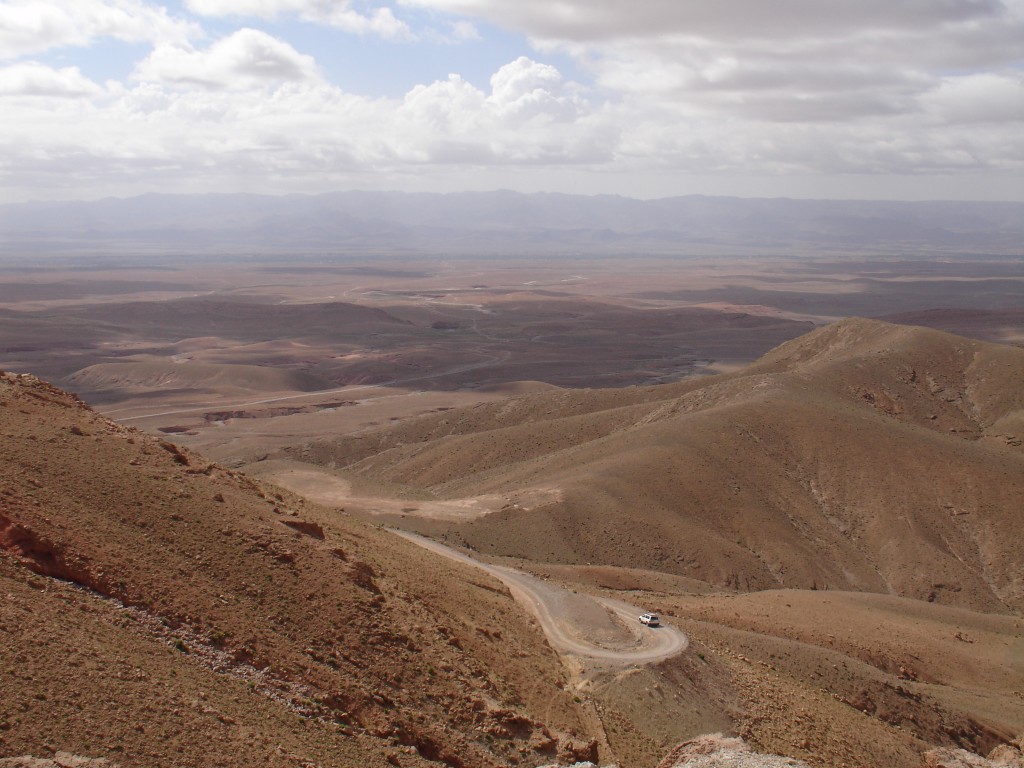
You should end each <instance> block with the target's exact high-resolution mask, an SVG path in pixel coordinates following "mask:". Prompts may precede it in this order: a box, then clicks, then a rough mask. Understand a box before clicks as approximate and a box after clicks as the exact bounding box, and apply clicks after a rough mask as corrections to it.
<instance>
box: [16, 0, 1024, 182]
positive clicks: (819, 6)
mask: <svg viewBox="0 0 1024 768" xmlns="http://www.w3.org/2000/svg"><path fill="white" fill-rule="evenodd" d="M184 8H185V9H187V11H188V12H189V13H185V12H182V13H179V14H177V15H176V14H174V13H172V12H171V11H168V10H166V9H165V8H164V7H162V6H160V5H157V4H155V3H152V2H144V1H143V0H76V2H75V3H67V2H58V1H57V0H32V1H31V2H29V1H28V0H6V2H5V1H4V0H0V110H2V114H4V120H3V121H0V197H5V198H6V199H25V198H29V197H33V196H36V197H47V196H67V195H77V194H83V192H85V193H86V194H88V192H86V191H92V192H95V193H97V194H129V193H134V192H139V191H146V190H147V189H170V190H179V191H186V190H197V191H198V190H203V191H206V190H217V189H222V190H224V191H236V190H242V189H245V190H255V191H264V192H271V191H275V190H278V191H284V190H303V191H317V190H323V189H330V188H334V187H339V186H340V187H344V186H374V187H398V188H410V189H437V188H441V189H457V188H465V187H471V188H487V187H494V186H513V187H519V188H523V189H543V188H548V189H558V190H561V191H622V192H624V193H627V194H636V195H640V196H645V195H650V194H670V193H672V192H673V191H678V192H680V193H683V192H693V191H702V188H701V187H700V186H699V184H700V183H707V182H708V180H719V181H721V183H720V184H718V181H714V183H713V184H712V185H711V186H712V187H713V191H714V192H715V193H721V192H723V191H726V192H727V191H729V190H735V192H734V193H738V194H743V193H744V191H745V189H746V187H745V186H744V185H745V184H746V182H747V180H748V179H750V178H755V177H756V178H758V179H760V180H761V181H760V182H759V183H760V184H761V186H760V187H759V188H758V190H757V193H759V194H764V191H765V190H766V189H778V190H779V192H778V193H779V194H783V195H784V194H794V193H795V194H802V193H803V191H805V190H808V189H810V190H811V191H812V192H813V191H814V190H821V191H822V192H819V193H823V194H826V195H829V194H831V195H835V194H836V190H841V185H842V184H843V183H845V180H848V179H849V178H852V177H857V178H859V179H860V181H859V182H858V183H859V184H860V186H859V187H858V189H860V190H868V191H867V192H866V193H862V194H867V195H869V196H872V194H873V196H886V192H887V190H891V189H892V186H891V185H890V183H889V181H888V180H890V179H893V178H907V179H920V180H921V181H920V182H919V183H916V186H914V185H912V188H913V189H918V190H923V191H924V192H925V194H926V195H935V196H944V197H967V198H984V197H986V196H995V197H1014V198H1016V199H1024V182H1022V181H1021V178H1022V174H1024V74H1022V72H1024V60H1022V53H1021V47H1020V40H1024V0H943V2H935V1H934V0H887V2H882V0H865V1H864V2H860V3H849V2H846V1H845V0H779V2H776V3H771V4H767V3H764V2H762V0H719V2H716V3H704V2H693V1H691V0H649V2H645V3H643V4H639V5H638V6H637V5H636V4H634V5H628V4H624V3H620V2H616V1H614V0H588V2H583V0H560V2H558V3H554V4H553V3H550V2H547V1H546V0H545V2H541V1H540V0H514V1H513V0H401V2H400V3H399V4H397V5H394V4H392V5H387V4H385V3H359V2H327V1H326V0H187V2H186V3H185V5H184ZM190 14H191V15H190ZM424 14H426V18H429V19H431V20H432V23H434V24H435V27H433V28H431V29H428V28H425V27H423V26H422V25H420V26H416V24H417V20H422V19H423V18H424ZM208 19H215V20H217V22H218V25H217V26H216V27H206V26H204V24H205V22H204V20H208ZM282 19H291V20H299V21H301V22H303V23H304V24H308V25H314V26H319V27H321V28H323V29H329V30H334V33H335V34H337V35H338V36H339V37H338V44H339V45H344V44H345V40H346V36H358V37H361V38H365V37H370V38H376V39H386V40H389V41H391V42H390V43H388V44H389V45H393V46H394V48H393V49H392V50H393V52H394V54H393V55H394V56H416V55H425V54H422V53H421V52H422V51H423V50H424V48H423V47H422V46H426V45H427V43H425V42H424V41H425V40H426V39H427V38H429V37H430V36H431V35H432V34H433V35H435V37H436V36H437V33H436V32H435V31H433V30H436V27H437V25H438V24H440V25H441V26H443V27H445V28H447V29H449V30H452V32H451V34H450V35H449V36H448V37H447V40H446V42H448V43H453V42H456V41H457V40H463V41H473V40H478V39H479V38H480V37H481V34H482V33H481V32H480V30H481V29H488V28H491V27H495V26H496V27H501V28H503V29H506V30H515V31H518V32H519V33H521V34H523V35H524V36H525V38H524V39H528V40H529V41H530V44H529V46H526V45H525V44H524V47H529V48H532V50H529V55H522V56H519V57H515V58H512V59H511V60H509V61H507V63H505V64H504V65H502V66H499V67H496V68H495V71H494V72H493V74H492V76H491V77H490V80H489V82H486V83H473V82H470V81H469V80H467V79H466V78H465V77H464V76H463V75H461V74H459V73H458V72H457V71H456V72H453V73H452V74H451V75H449V76H448V77H442V78H438V79H434V78H432V79H428V80H424V81H422V82H420V83H419V84H416V85H414V86H412V87H410V88H409V89H408V90H407V92H406V93H405V94H404V96H402V97H400V98H394V97H383V96H381V97H374V96H372V95H356V94H353V93H350V92H346V91H345V90H344V89H342V88H340V87H339V86H338V85H336V84H334V83H332V82H331V80H330V78H329V76H328V75H327V74H325V71H326V70H325V69H324V67H323V66H321V64H320V63H319V62H318V61H317V60H316V57H315V56H314V55H313V54H312V53H310V52H309V51H308V50H305V49H304V44H303V43H304V41H303V39H302V38H301V37H296V36H294V35H291V34H287V33H286V31H285V30H286V29H287V30H290V29H292V28H291V27H284V26H275V24H277V23H278V22H275V21H274V20H282ZM225 25H226V26H227V28H228V29H229V30H230V31H227V32H226V33H225V32H224V31H223V29H224V26H225ZM214 29H219V30H221V32H220V34H215V33H214ZM483 34H486V33H483ZM106 39H111V40H118V41H124V42H131V43H135V44H144V45H146V46H147V47H148V52H147V53H145V54H144V55H143V56H142V57H141V58H139V59H138V60H137V61H136V62H135V63H134V65H133V66H132V67H131V70H130V72H128V73H127V74H126V76H125V77H123V78H121V79H111V80H105V81H103V82H100V81H98V80H94V79H90V78H89V77H88V76H87V75H86V74H83V72H84V71H85V70H84V69H83V67H80V66H77V65H75V64H72V63H69V61H76V60H75V53H76V51H79V50H82V51H84V50H86V49H87V47H88V46H90V45H93V44H95V43H96V42H97V41H102V40H106ZM479 42H481V43H483V44H486V42H487V40H486V38H485V39H483V40H482V41H479ZM53 51H60V52H62V60H61V61H59V62H58V61H56V60H53V59H47V58H45V56H46V55H48V53H52V52H53ZM554 61H558V62H562V63H563V65H564V63H565V62H571V63H572V70H573V73H574V74H573V77H572V78H570V77H567V76H566V75H565V73H564V71H563V70H564V69H565V67H564V66H562V67H561V68H560V67H559V66H556V65H555V64H553V63H551V62H554ZM865 179H866V180H867V181H865ZM929 179H934V180H935V183H932V182H930V181H928V180H929ZM730 180H732V181H730ZM872 180H874V181H872ZM773 182H774V183H775V185H776V186H775V187H773V186H772V183H773ZM716 184H717V186H716ZM730 184H731V185H732V186H730ZM908 188H910V187H908ZM872 189H874V190H877V191H876V192H874V193H872V192H871V191H870V190H872ZM794 190H796V191H795V192H794ZM1014 190H1019V194H1018V193H1016V192H1015V191H1014Z"/></svg>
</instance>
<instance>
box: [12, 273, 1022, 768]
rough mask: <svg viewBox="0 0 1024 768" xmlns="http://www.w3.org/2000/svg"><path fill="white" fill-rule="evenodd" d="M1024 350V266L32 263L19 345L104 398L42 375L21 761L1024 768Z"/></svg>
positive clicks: (16, 383) (17, 572)
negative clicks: (444, 546)
mask: <svg viewBox="0 0 1024 768" xmlns="http://www.w3.org/2000/svg"><path fill="white" fill-rule="evenodd" d="M858 317H859V318H877V319H878V320H858V319H848V318H858ZM1022 347H1024V269H1022V264H1021V261H1020V259H1019V258H1012V257H980V256H971V257H963V258H957V257H955V256H950V257H948V258H942V259H937V258H929V259H915V258H911V257H899V258H895V257H894V258H866V257H862V256H848V257H827V258H826V257H819V258H811V257H802V258H796V257H785V256H770V257H751V256H732V257H727V256H722V257H715V258H701V257H686V258H668V257H661V256H657V257H655V256H652V257H632V258H628V259H624V258H613V257H591V258H584V257H569V256H565V257H557V258H554V257H552V258H544V259H541V258H526V257H524V258H521V259H516V260H514V261H511V262H510V261H508V260H499V259H491V258H478V259H474V258H469V257H464V256H461V257H436V258H428V257H426V256H419V255H418V256H414V257H403V258H398V257H375V258H367V257H363V256H361V257H358V258H357V257H351V258H342V257H331V256H324V255H316V256H310V257H300V256H294V255H293V256H289V257H288V258H287V259H286V260H282V258H267V259H260V258H255V257H252V258H243V257H217V258H214V257H211V258H206V259H200V258H171V257H152V258H148V259H146V260H145V263H136V262H135V261H134V260H133V259H131V258H127V257H125V258H113V257H110V258H101V259H92V260H89V259H84V260H83V259H80V260H77V262H76V264H75V265H74V266H71V264H70V262H68V261H64V260H60V259H53V260H42V261H39V262H37V265H36V266H35V267H33V268H31V269H25V268H23V267H19V266H15V265H13V264H8V265H6V266H5V267H4V268H3V272H2V273H0V369H2V370H5V371H9V372H15V373H20V372H25V373H31V374H34V375H35V376H38V377H39V378H41V379H45V380H47V381H49V382H52V384H54V385H56V386H57V387H60V388H62V389H63V390H67V391H70V392H74V393H77V394H78V395H79V396H80V397H81V398H82V399H83V400H84V401H85V402H86V403H88V404H89V405H91V406H92V407H93V408H94V409H95V410H96V412H98V413H92V412H90V411H88V410H86V409H85V408H84V406H83V405H82V404H81V403H78V402H76V401H74V400H73V399H72V398H70V397H68V396H66V395H64V394H62V393H60V392H59V391H57V390H55V389H52V388H50V387H49V386H47V385H45V384H42V383H41V382H38V381H36V380H30V379H26V378H24V377H22V378H18V377H13V376H11V377H8V378H5V380H4V393H3V398H2V399H3V410H2V412H3V428H4V434H5V445H6V448H5V450H4V453H3V455H2V460H3V462H4V477H5V485H4V499H5V500H4V506H3V513H2V515H0V545H2V547H0V548H2V549H3V551H4V554H3V557H2V558H0V567H2V568H3V572H2V573H0V576H2V578H3V580H4V585H5V587H6V590H7V601H6V602H5V603H4V604H3V607H2V608H0V610H2V611H3V612H2V613H0V620H2V621H3V623H4V626H5V628H6V629H7V632H6V633H5V637H6V644H5V646H4V647H3V649H2V655H0V658H2V659H3V660H4V661H5V663H6V664H7V667H8V669H7V672H5V678H4V680H5V685H6V686H9V690H10V691H11V692H12V693H11V694H10V695H9V696H8V697H7V699H6V701H5V702H4V703H3V704H0V707H3V709H2V710H0V729H2V730H0V750H2V752H0V755H3V756H7V755H11V756H14V755H27V754H35V755H43V756H47V754H48V753H47V752H46V750H47V749H48V750H49V753H53V752H55V751H68V752H71V753H74V754H78V755H88V756H94V757H106V758H109V759H110V760H111V761H113V762H114V763H116V764H119V765H126V766H127V765H168V766H170V765H204V764H209V765H232V766H233V765H238V766H241V765H251V764H255V763H259V764H267V765H300V764H313V765H321V766H325V768H326V766H330V765H348V764H352V765H355V764H366V765H378V764H379V765H385V764H391V765H409V766H412V765H435V764H447V765H453V766H455V765H460V766H477V765H480V766H483V765H490V764H500V765H516V764H521V765H531V766H532V765H542V764H550V763H553V762H560V763H561V764H563V765H568V764H571V763H572V762H574V761H576V760H583V759H587V760H593V761H595V762H597V763H600V764H602V765H604V764H609V763H612V762H617V763H619V764H620V765H622V766H625V767H628V768H634V767H635V768H648V767H650V768H653V766H655V765H657V764H658V762H659V761H660V760H661V759H662V758H664V757H665V756H666V755H667V754H669V752H670V751H671V750H672V749H673V748H674V747H676V745H678V744H680V743H682V742H684V741H687V740H689V739H692V738H694V737H697V736H699V735H702V734H707V733H714V732H723V733H731V734H736V735H739V736H742V737H743V738H744V739H746V740H747V741H748V742H749V743H750V744H751V745H752V746H753V747H754V748H755V749H758V750H760V751H763V752H768V753H774V754H778V755H784V756H788V757H790V758H793V759H799V760H802V761H805V762H806V763H808V764H811V765H815V766H822V768H825V767H826V766H829V767H831V768H838V766H864V768H867V767H868V766H880V765H886V766H898V767H899V768H917V767H918V766H920V765H924V764H929V765H937V764H939V763H938V762H936V761H938V760H939V759H940V758H939V757H936V753H935V752H934V750H936V749H940V748H945V749H960V748H963V749H967V750H969V751H970V752H971V753H974V754H975V755H982V756H984V755H989V754H990V753H992V751H993V750H997V752H998V750H999V749H1002V750H1003V752H999V754H1001V755H1004V756H1005V755H1010V756H1011V758H1012V759H1017V760H1019V759H1020V752H1019V747H1020V740H1019V739H1020V736H1021V734H1022V733H1024V639H1022V634H1024V629H1022V619H1021V610H1022V608H1024V572H1022V571H1021V568H1020V565H1019V564H1020V562H1021V561H1022V558H1024V550H1022V549H1021V545H1020V543H1019V536H1018V535H1017V532H1018V531H1019V529H1020V523H1021V506H1020V503H1019V500H1020V499H1021V498H1024V453H1022V449H1021V439H1022V438H1024V388H1022V385H1021V382H1022V381H1024V349H1022ZM108 419H109V420H110V421H108ZM388 527H394V528H404V529H407V530H410V531H416V532H419V533H423V534H427V535H429V536H433V537H436V538H437V539H439V540H441V541H444V542H447V543H448V544H450V545H453V546H455V547H456V548H458V549H460V550H461V551H463V552H469V553H470V554H472V555H473V556H474V557H476V558H477V559H479V560H480V561H482V562H485V563H490V564H491V565H493V566H505V567H514V568H516V569H518V570H519V571H521V572H524V573H526V574H533V575H534V576H535V577H538V578H539V580H540V581H541V582H543V583H544V584H547V585H551V588H552V589H555V588H557V587H559V586H562V587H565V588H566V589H567V590H568V591H566V592H562V591H560V592H558V593H557V594H558V597H557V598H552V599H551V602H550V604H551V605H557V606H559V609H558V610H560V611H562V612H564V614H565V621H566V622H569V623H571V625H572V626H571V627H568V629H567V630H566V631H567V632H568V636H570V641H571V642H577V641H580V640H581V638H582V641H595V642H597V641H600V643H602V644H603V646H604V647H606V648H609V649H612V650H611V651H609V653H618V652H620V651H621V650H622V649H623V648H632V647H634V646H635V647H637V648H640V649H643V648H646V647H647V646H646V645H645V643H647V640H645V636H644V634H643V633H641V632H638V630H637V628H636V627H631V626H625V625H624V623H623V621H622V620H621V619H615V617H614V615H613V614H612V613H608V612H607V611H604V609H600V610H599V609H597V608H595V607H594V606H595V605H603V603H592V602H588V601H589V600H590V598H591V597H593V598H599V599H613V600H617V601H623V602H625V603H628V604H630V605H633V606H643V607H644V608H645V609H650V610H657V611H659V612H661V614H662V616H663V618H664V619H665V620H666V622H667V623H668V624H670V625H671V626H672V627H674V628H676V629H678V630H682V632H684V633H685V634H686V636H687V644H686V647H685V650H682V651H678V650H675V651H673V655H672V656H671V657H670V658H667V659H659V658H654V657H653V656H652V660H650V661H645V662H643V663H639V662H638V663H635V664H633V663H612V662H608V661H604V662H602V661H600V660H595V658H596V657H595V658H589V657H587V656H586V655H581V654H580V653H579V652H576V653H573V652H569V651H565V650H564V649H562V650H559V648H558V647H557V645H553V644H552V642H551V640H550V637H548V639H545V634H544V633H545V631H548V629H546V628H545V626H544V620H543V617H537V616H533V615H531V614H530V613H529V611H527V610H526V609H525V608H524V607H523V602H522V601H520V603H516V602H514V601H513V599H512V597H513V595H514V594H515V589H518V587H515V588H512V591H510V587H509V586H508V585H507V584H505V583H503V582H500V581H497V580H495V579H494V578H493V575H488V574H481V573H479V572H478V571H474V570H472V569H471V568H470V567H469V566H467V565H464V564H459V563H453V562H452V561H451V560H447V559H445V558H440V557H437V556H436V555H435V554H433V553H430V552H427V551H424V550H422V549H419V548H417V547H416V546H414V545H413V544H410V543H408V541H405V540H403V539H401V538H399V537H396V536H394V535H392V534H390V533H389V532H388V531H387V530H386V528H388ZM154 542H155V543H158V545H154ZM19 563H20V564H22V565H24V564H27V565H28V566H29V568H30V572H26V571H25V569H22V568H19V565H18V564H19ZM68 582H71V583H72V584H79V585H81V586H85V587H87V588H88V590H90V591H88V592H82V591H76V590H75V589H74V588H73V587H72V586H68ZM103 598H106V600H105V601H104V599H103ZM113 601H116V602H113ZM580 601H582V602H580ZM304 606H308V609H306V608H305V607H304ZM66 607H70V608H73V609H74V610H75V611H76V612H77V613H76V615H77V614H81V615H82V616H87V617H89V618H88V621H86V622H85V623H79V624H77V625H75V624H74V622H71V623H69V622H68V620H67V612H66V610H65V609H66ZM129 609H131V610H133V611H137V612H138V613H130V614H126V613H125V611H127V610H129ZM30 613H32V614H34V615H35V616H36V618H37V619H38V622H37V623H36V624H33V623H32V622H26V621H25V616H26V615H28V614H30ZM556 618H557V617H556ZM147 622H149V623H147ZM652 631H656V630H652ZM76 633H77V634H76ZM588 636H589V637H588ZM573 638H575V640H574V639H573ZM26 644H37V645H38V644H41V645H42V646H45V647H46V648H47V653H46V654H27V653H26V652H25V650H24V649H25V647H26ZM181 646H185V647H186V648H187V649H188V651H189V652H184V651H182V650H181ZM217 654H221V655H220V656H218V655H217ZM69 658H70V659H73V660H74V663H71V664H68V663H65V662H66V660H67V659H69ZM72 691H84V692H86V693H85V694H80V693H74V694H73V693H71V692H72ZM90 692H91V693H90ZM40 696H41V697H42V698H40ZM118 701H125V702H131V706H132V707H133V708H136V709H139V710H140V711H146V712H148V713H149V715H147V719H148V720H151V721H152V725H149V724H147V725H145V726H143V727H141V728H139V727H137V726H138V725H139V724H138V723H136V722H133V721H132V719H131V718H130V717H128V718H126V717H125V715H124V708H123V707H119V706H117V705H116V704H112V703H111V702H118ZM47 716H49V717H48V721H47V724H46V726H45V727H44V728H41V727H40V723H41V722H42V721H43V719H47ZM54 717H56V719H54ZM100 722H102V723H106V724H107V725H108V726H109V727H108V728H107V730H106V731H105V732H104V738H99V737H98V736H97V728H96V727H95V724H96V723H100ZM90 723H92V724H93V725H92V726H90ZM185 732H190V733H195V734H202V736H203V738H202V739H199V740H188V739H183V738H182V736H181V734H182V733H185ZM196 741H200V742H205V744H206V746H205V747H202V746H200V745H197V744H196V743H195V742H196ZM1013 743H1016V745H1017V746H1016V747H1012V746H1001V745H1012V744H1013ZM1014 749H1016V750H1017V751H1016V752H1014V751H1013V750H1014ZM204 750H205V751H204ZM253 755H256V757H255V758H253V757H252V756H253ZM1014 755H1015V757H1014ZM943 759H945V758H943ZM949 759H953V758H949ZM956 759H959V760H961V761H965V760H968V759H974V758H969V757H968V756H966V755H963V754H961V755H958V756H956ZM978 759H979V760H980V759H981V758H980V757H979V758H978ZM929 760H930V761H931V763H929V762H928V761H929ZM254 761H255V762H254ZM942 764H946V763H942ZM950 764H951V765H953V764H956V763H950ZM960 764H962V765H968V763H967V762H961V763H960ZM993 764H994V763H993ZM1004 764H1006V763H1004ZM978 765H981V763H978Z"/></svg>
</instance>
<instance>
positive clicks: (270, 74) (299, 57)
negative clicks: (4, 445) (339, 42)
mask: <svg viewBox="0 0 1024 768" xmlns="http://www.w3.org/2000/svg"><path fill="white" fill-rule="evenodd" d="M133 77H134V79H136V80H144V81H156V82H164V83H174V84H179V85H186V86H188V85H193V86H199V87H202V88H213V89H225V88H228V89H235V90H242V89H247V88H253V87H258V86H261V85H267V84H278V83H282V82H291V81H315V80H318V79H319V78H320V75H319V72H318V70H317V66H316V62H315V61H314V60H313V58H312V57H311V56H306V55H304V54H301V53H299V52H298V51H296V50H295V49H294V48H292V47H291V46H290V45H289V44H288V43H285V42H283V41H281V40H278V39H277V38H275V37H272V36H271V35H268V34H267V33H266V32H261V31H259V30H255V29H240V30H238V31H237V32H235V33H234V34H232V35H230V36H228V37H226V38H223V39H222V40H218V41H217V42H215V43H214V44H213V45H211V46H210V47H209V48H208V49H206V50H196V49H194V48H192V47H191V46H181V45H159V46H157V47H156V48H155V49H154V50H153V52H152V53H151V54H150V55H149V56H147V57H146V58H145V59H144V60H143V61H142V62H141V63H140V64H139V65H138V67H137V68H136V70H135V73H134V75H133Z"/></svg>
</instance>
